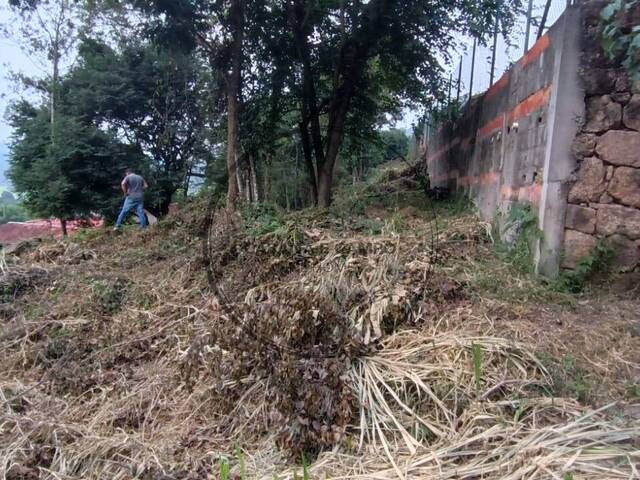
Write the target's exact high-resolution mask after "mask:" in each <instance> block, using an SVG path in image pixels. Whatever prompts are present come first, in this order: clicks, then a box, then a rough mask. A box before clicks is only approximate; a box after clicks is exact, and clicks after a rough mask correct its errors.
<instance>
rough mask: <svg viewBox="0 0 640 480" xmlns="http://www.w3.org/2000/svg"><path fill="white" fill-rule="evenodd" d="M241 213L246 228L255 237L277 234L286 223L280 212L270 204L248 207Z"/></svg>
mask: <svg viewBox="0 0 640 480" xmlns="http://www.w3.org/2000/svg"><path fill="white" fill-rule="evenodd" d="M241 213H242V220H243V222H244V226H245V228H246V229H247V231H248V232H249V235H251V236H253V237H260V236H262V235H265V234H267V233H272V232H275V231H276V230H278V229H279V228H281V227H283V226H284V223H285V222H284V219H283V216H282V214H281V212H280V210H279V209H278V208H277V207H275V206H273V205H270V204H260V205H246V206H245V207H244V208H243V209H242V212H241Z"/></svg>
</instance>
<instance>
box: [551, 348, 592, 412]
mask: <svg viewBox="0 0 640 480" xmlns="http://www.w3.org/2000/svg"><path fill="white" fill-rule="evenodd" d="M539 358H540V360H541V361H542V363H543V364H544V365H545V366H546V367H547V370H548V371H549V373H550V374H551V380H552V392H551V393H552V394H554V395H557V396H566V397H572V398H575V399H576V400H578V401H579V402H580V403H583V404H586V403H588V402H589V401H590V400H592V399H593V396H594V394H595V392H594V386H593V385H592V384H591V383H590V381H589V379H588V378H587V372H586V371H585V370H584V369H583V368H582V367H581V366H580V365H578V362H577V361H576V359H575V357H573V356H571V355H564V356H563V357H562V358H561V359H560V360H557V359H554V358H553V357H551V356H550V355H549V354H546V353H542V354H540V355H539Z"/></svg>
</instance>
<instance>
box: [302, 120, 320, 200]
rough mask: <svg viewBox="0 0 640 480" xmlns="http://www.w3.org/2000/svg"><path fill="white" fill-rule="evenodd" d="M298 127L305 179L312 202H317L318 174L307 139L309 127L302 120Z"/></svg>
mask: <svg viewBox="0 0 640 480" xmlns="http://www.w3.org/2000/svg"><path fill="white" fill-rule="evenodd" d="M299 127H300V139H301V143H302V154H303V156H304V165H305V167H306V169H307V181H308V182H309V186H310V187H311V195H312V197H313V204H314V205H317V204H318V174H317V172H316V167H315V165H314V163H313V153H312V152H311V142H310V140H309V127H308V126H307V124H306V123H305V122H304V121H302V122H300V124H299Z"/></svg>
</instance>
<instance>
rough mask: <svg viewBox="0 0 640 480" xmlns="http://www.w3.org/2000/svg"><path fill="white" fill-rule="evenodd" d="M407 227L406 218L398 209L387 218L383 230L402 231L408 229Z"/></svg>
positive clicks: (390, 231)
mask: <svg viewBox="0 0 640 480" xmlns="http://www.w3.org/2000/svg"><path fill="white" fill-rule="evenodd" d="M406 228H407V222H406V220H405V219H404V218H402V215H400V213H398V210H396V211H394V212H393V214H391V215H390V216H389V218H387V219H386V220H385V222H384V228H383V230H384V231H386V232H389V233H401V232H402V231H404V230H406Z"/></svg>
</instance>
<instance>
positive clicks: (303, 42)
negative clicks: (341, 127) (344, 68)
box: [289, 0, 324, 168]
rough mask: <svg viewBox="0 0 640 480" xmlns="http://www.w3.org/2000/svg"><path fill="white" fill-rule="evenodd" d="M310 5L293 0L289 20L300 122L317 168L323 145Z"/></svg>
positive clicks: (321, 157) (322, 158)
mask: <svg viewBox="0 0 640 480" xmlns="http://www.w3.org/2000/svg"><path fill="white" fill-rule="evenodd" d="M310 8H311V7H310V6H308V5H307V2H306V1H304V0H294V1H293V9H291V10H290V17H289V22H290V24H291V27H292V28H293V35H294V46H295V49H296V55H297V56H298V60H299V61H300V62H301V63H302V99H301V100H302V102H301V114H302V123H303V124H305V128H307V125H309V128H308V130H307V131H309V133H310V137H311V145H312V146H313V152H314V154H315V157H316V165H317V168H320V166H321V165H322V164H323V163H324V147H323V144H322V130H321V127H320V110H319V108H318V97H317V93H316V87H315V78H314V75H313V69H312V68H311V54H310V53H309V39H308V37H309V34H310V29H309V27H308V20H309V15H310Z"/></svg>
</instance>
